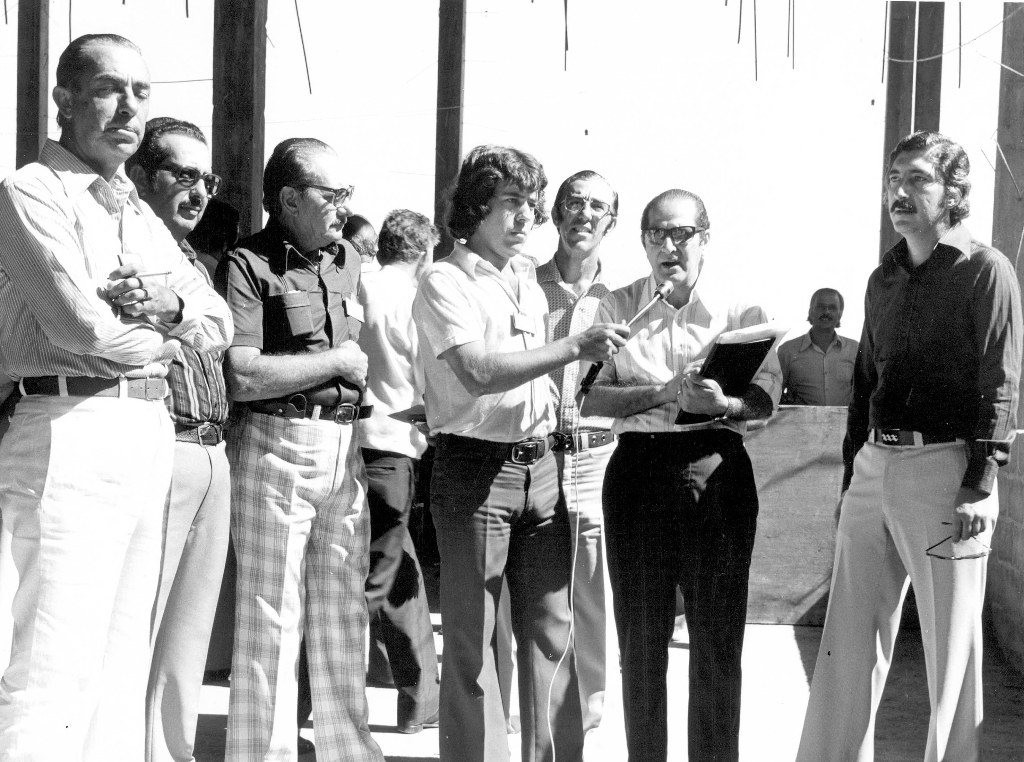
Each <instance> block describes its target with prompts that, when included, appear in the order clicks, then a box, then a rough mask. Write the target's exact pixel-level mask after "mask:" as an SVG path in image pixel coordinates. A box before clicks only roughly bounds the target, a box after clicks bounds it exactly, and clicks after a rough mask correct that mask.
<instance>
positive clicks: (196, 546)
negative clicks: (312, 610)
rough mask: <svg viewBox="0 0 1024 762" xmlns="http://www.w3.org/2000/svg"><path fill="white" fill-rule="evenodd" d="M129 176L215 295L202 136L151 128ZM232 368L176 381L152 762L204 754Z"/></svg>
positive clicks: (182, 367)
mask: <svg viewBox="0 0 1024 762" xmlns="http://www.w3.org/2000/svg"><path fill="white" fill-rule="evenodd" d="M171 167H173V168H174V169H173V171H171V170H170V169H169V168H171ZM125 169H126V171H127V173H128V177H129V178H130V179H131V180H132V182H133V183H135V187H136V189H137V190H138V192H139V198H141V199H142V200H143V201H145V202H146V203H147V204H149V206H150V207H151V208H152V209H153V212H154V213H155V214H156V216H157V217H159V218H160V220H161V221H162V222H163V223H164V224H165V225H166V226H167V229H168V230H169V231H170V232H171V237H172V238H174V240H175V242H176V243H177V244H178V247H179V248H180V249H181V251H182V253H183V254H184V255H185V257H186V258H187V259H188V261H189V262H191V263H192V265H193V266H194V267H195V269H196V271H197V272H198V273H199V275H200V276H202V278H203V279H204V280H205V281H206V283H207V284H209V285H210V287H211V288H212V287H213V282H212V280H211V278H210V274H209V273H208V272H207V271H206V268H205V267H204V266H203V264H202V263H201V262H199V261H198V259H197V258H196V252H195V250H194V249H193V248H192V247H191V246H190V245H189V244H188V242H187V241H186V240H185V238H186V236H187V235H188V234H189V233H190V232H192V230H193V229H194V228H195V226H196V225H197V224H199V220H200V219H202V216H203V212H204V211H205V210H206V204H207V202H208V201H209V199H210V196H211V195H212V193H211V190H212V192H216V191H217V189H218V187H219V186H220V178H219V177H217V176H216V175H213V174H211V173H210V148H209V145H208V144H207V141H206V136H205V135H204V134H203V132H202V130H200V129H199V128H198V127H197V126H196V125H194V124H192V123H190V122H186V121H182V120H179V119H173V118H171V117H158V118H156V119H150V120H149V121H148V122H147V123H146V133H145V135H144V136H143V139H142V143H141V144H140V145H139V150H138V151H136V152H135V154H134V155H133V156H132V157H131V158H130V159H128V161H126V162H125ZM206 178H210V179H206ZM201 181H202V182H201ZM223 363H224V351H223V350H221V351H218V352H197V351H196V350H194V349H192V348H190V347H187V346H185V345H182V346H181V347H180V348H179V349H178V353H177V354H176V355H175V356H174V359H173V360H172V361H171V364H170V366H169V368H168V371H167V382H168V384H169V385H170V387H171V404H170V406H169V412H170V415H171V420H172V421H173V422H174V431H175V443H174V469H173V471H172V472H171V489H170V493H169V494H168V497H167V505H166V508H165V515H164V547H163V554H162V557H161V568H160V586H159V587H158V589H157V599H156V607H155V613H154V620H153V637H152V644H153V648H152V650H153V659H152V664H151V665H150V673H149V674H150V677H149V688H148V692H147V695H146V762H164V761H165V760H166V761H167V762H170V761H171V760H181V759H189V758H191V757H192V756H193V753H194V751H195V740H196V718H197V717H198V716H199V694H200V691H201V689H202V686H203V672H204V669H205V666H206V654H207V650H208V649H209V645H210V636H211V634H212V632H213V619H214V615H215V614H216V612H217V598H218V596H219V593H220V584H221V578H222V576H223V574H224V562H225V559H226V557H227V551H228V534H229V524H230V520H231V515H230V512H229V499H230V496H231V478H230V473H229V468H228V459H227V452H226V448H225V444H224V424H225V423H226V421H227V418H228V397H227V390H226V388H225V386H224V371H223Z"/></svg>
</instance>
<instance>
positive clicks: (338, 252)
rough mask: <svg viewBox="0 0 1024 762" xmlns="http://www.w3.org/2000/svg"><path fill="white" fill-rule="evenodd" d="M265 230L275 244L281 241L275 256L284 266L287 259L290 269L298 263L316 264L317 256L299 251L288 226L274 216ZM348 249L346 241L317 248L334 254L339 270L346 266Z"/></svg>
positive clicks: (302, 265)
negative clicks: (293, 242)
mask: <svg viewBox="0 0 1024 762" xmlns="http://www.w3.org/2000/svg"><path fill="white" fill-rule="evenodd" d="M263 232H264V233H265V234H266V235H267V236H268V237H269V238H270V239H271V240H273V241H274V242H275V244H278V243H279V245H280V249H277V248H276V246H275V251H274V256H275V257H277V258H278V259H279V260H280V262H279V263H278V264H279V265H280V266H281V267H282V268H283V267H284V262H285V261H286V260H287V262H288V266H289V269H291V268H294V267H295V266H296V265H298V267H300V268H302V267H306V266H308V265H309V264H310V263H314V264H315V262H316V257H314V256H313V255H312V254H309V253H307V254H304V253H302V252H301V251H299V249H298V247H296V246H295V245H294V244H292V243H291V241H289V240H288V236H289V233H288V230H287V228H285V226H284V225H282V224H281V223H280V222H278V221H277V220H276V219H274V218H273V217H271V218H270V220H268V221H267V225H266V227H264V228H263ZM348 249H349V244H348V243H347V242H346V241H342V242H341V243H331V244H328V245H327V246H324V247H322V248H320V249H317V251H318V252H328V253H330V254H334V264H335V265H337V267H338V269H339V270H342V269H344V267H345V257H346V256H348ZM286 255H287V256H286Z"/></svg>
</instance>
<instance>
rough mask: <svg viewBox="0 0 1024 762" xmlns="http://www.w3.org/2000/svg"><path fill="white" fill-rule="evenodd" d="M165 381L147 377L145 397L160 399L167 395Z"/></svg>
mask: <svg viewBox="0 0 1024 762" xmlns="http://www.w3.org/2000/svg"><path fill="white" fill-rule="evenodd" d="M166 383H167V382H166V381H164V380H163V379H162V378H147V379H146V399H147V400H162V399H163V398H164V397H166V396H167V385H166Z"/></svg>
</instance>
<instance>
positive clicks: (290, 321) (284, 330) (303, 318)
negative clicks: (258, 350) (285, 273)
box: [265, 291, 313, 339]
mask: <svg viewBox="0 0 1024 762" xmlns="http://www.w3.org/2000/svg"><path fill="white" fill-rule="evenodd" d="M265 309H266V311H267V312H268V313H269V314H268V315H267V318H268V320H267V325H266V330H267V331H268V332H269V333H276V334H278V335H279V336H281V337H282V338H293V339H301V338H305V337H307V336H309V335H310V334H311V333H313V309H312V306H311V305H310V303H309V294H308V293H307V292H305V291H285V292H284V293H283V294H275V295H274V296H271V297H269V298H268V299H267V302H266V308H265Z"/></svg>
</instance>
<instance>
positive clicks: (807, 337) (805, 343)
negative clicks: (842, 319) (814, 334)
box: [800, 331, 846, 352]
mask: <svg viewBox="0 0 1024 762" xmlns="http://www.w3.org/2000/svg"><path fill="white" fill-rule="evenodd" d="M844 341H846V339H844V338H843V336H842V334H840V333H838V332H836V336H835V338H834V339H832V344H838V345H839V348H840V349H842V348H843V342H844ZM813 344H814V342H813V341H811V332H810V331H807V333H805V334H804V337H803V340H802V341H801V342H800V351H801V352H803V351H806V350H808V349H810V348H811V346H812V345H813ZM832 344H829V345H828V346H829V348H831V347H832Z"/></svg>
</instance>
